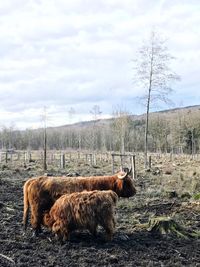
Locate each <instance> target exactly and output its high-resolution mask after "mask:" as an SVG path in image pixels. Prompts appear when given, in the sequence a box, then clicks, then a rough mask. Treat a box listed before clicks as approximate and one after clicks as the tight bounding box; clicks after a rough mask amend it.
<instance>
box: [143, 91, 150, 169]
mask: <svg viewBox="0 0 200 267" xmlns="http://www.w3.org/2000/svg"><path fill="white" fill-rule="evenodd" d="M149 105H150V91H149V96H148V101H147V111H146V125H145V142H144V166H145V169H146V168H147V166H148V162H147V161H148V160H147V153H148V130H149Z"/></svg>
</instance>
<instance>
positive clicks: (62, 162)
mask: <svg viewBox="0 0 200 267" xmlns="http://www.w3.org/2000/svg"><path fill="white" fill-rule="evenodd" d="M60 167H61V168H62V169H65V154H61V155H60Z"/></svg>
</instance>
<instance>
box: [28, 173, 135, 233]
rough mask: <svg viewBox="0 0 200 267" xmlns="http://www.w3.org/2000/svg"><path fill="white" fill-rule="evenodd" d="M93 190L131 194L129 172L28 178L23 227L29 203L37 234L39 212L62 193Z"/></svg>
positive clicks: (32, 223)
mask: <svg viewBox="0 0 200 267" xmlns="http://www.w3.org/2000/svg"><path fill="white" fill-rule="evenodd" d="M84 190H86V191H93V190H113V191H114V192H116V193H117V195H118V196H119V197H131V196H133V195H134V194H135V193H136V189H135V186H134V183H133V180H132V178H131V176H130V172H129V171H128V170H127V169H126V171H120V172H118V173H117V174H114V175H110V176H92V177H47V176H41V177H36V178H32V179H29V180H28V181H26V183H25V184H24V216H23V223H24V227H25V230H26V227H27V220H28V211H29V206H30V208H31V225H32V227H33V229H34V230H35V233H36V234H37V233H38V232H39V231H40V226H41V222H42V217H43V213H44V212H45V211H48V210H50V208H51V207H52V205H53V204H54V202H55V201H56V200H57V199H58V198H59V197H60V196H61V195H63V194H67V193H74V192H82V191H84Z"/></svg>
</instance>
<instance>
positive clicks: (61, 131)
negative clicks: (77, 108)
mask: <svg viewBox="0 0 200 267" xmlns="http://www.w3.org/2000/svg"><path fill="white" fill-rule="evenodd" d="M144 128H145V121H144V119H143V118H141V119H135V118H134V116H130V115H129V114H127V113H125V112H124V113H120V114H117V116H116V117H115V118H114V119H113V120H111V121H109V122H107V121H105V122H104V121H102V120H101V121H98V120H96V121H94V122H92V123H89V124H87V123H84V124H80V125H79V124H77V125H76V126H75V125H72V126H68V127H59V128H58V127H57V128H47V129H46V130H47V146H48V149H51V150H52V149H55V150H65V149H73V150H90V151H121V152H122V153H124V152H128V151H130V152H141V151H144ZM148 134H149V147H148V150H149V151H150V152H161V153H162V152H168V153H169V152H174V153H189V154H192V153H197V152H199V148H200V111H199V109H195V110H184V111H176V112H171V113H169V114H168V113H152V114H151V116H150V126H149V133H148ZM43 143H44V129H38V130H30V129H27V130H25V131H18V130H15V129H14V128H13V127H9V128H6V127H3V128H2V130H1V132H0V147H1V148H2V149H11V148H12V149H17V150H28V149H30V150H37V149H42V148H43Z"/></svg>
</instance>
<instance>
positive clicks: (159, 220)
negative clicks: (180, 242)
mask: <svg viewBox="0 0 200 267" xmlns="http://www.w3.org/2000/svg"><path fill="white" fill-rule="evenodd" d="M147 230H148V231H150V232H152V233H159V234H161V235H168V234H172V235H175V236H176V237H181V238H185V239H188V238H191V237H199V233H197V232H195V231H190V230H187V229H185V228H184V227H183V226H181V225H179V224H178V223H177V222H175V221H174V220H173V219H172V218H171V217H154V218H151V219H150V220H149V224H148V229H147Z"/></svg>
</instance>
